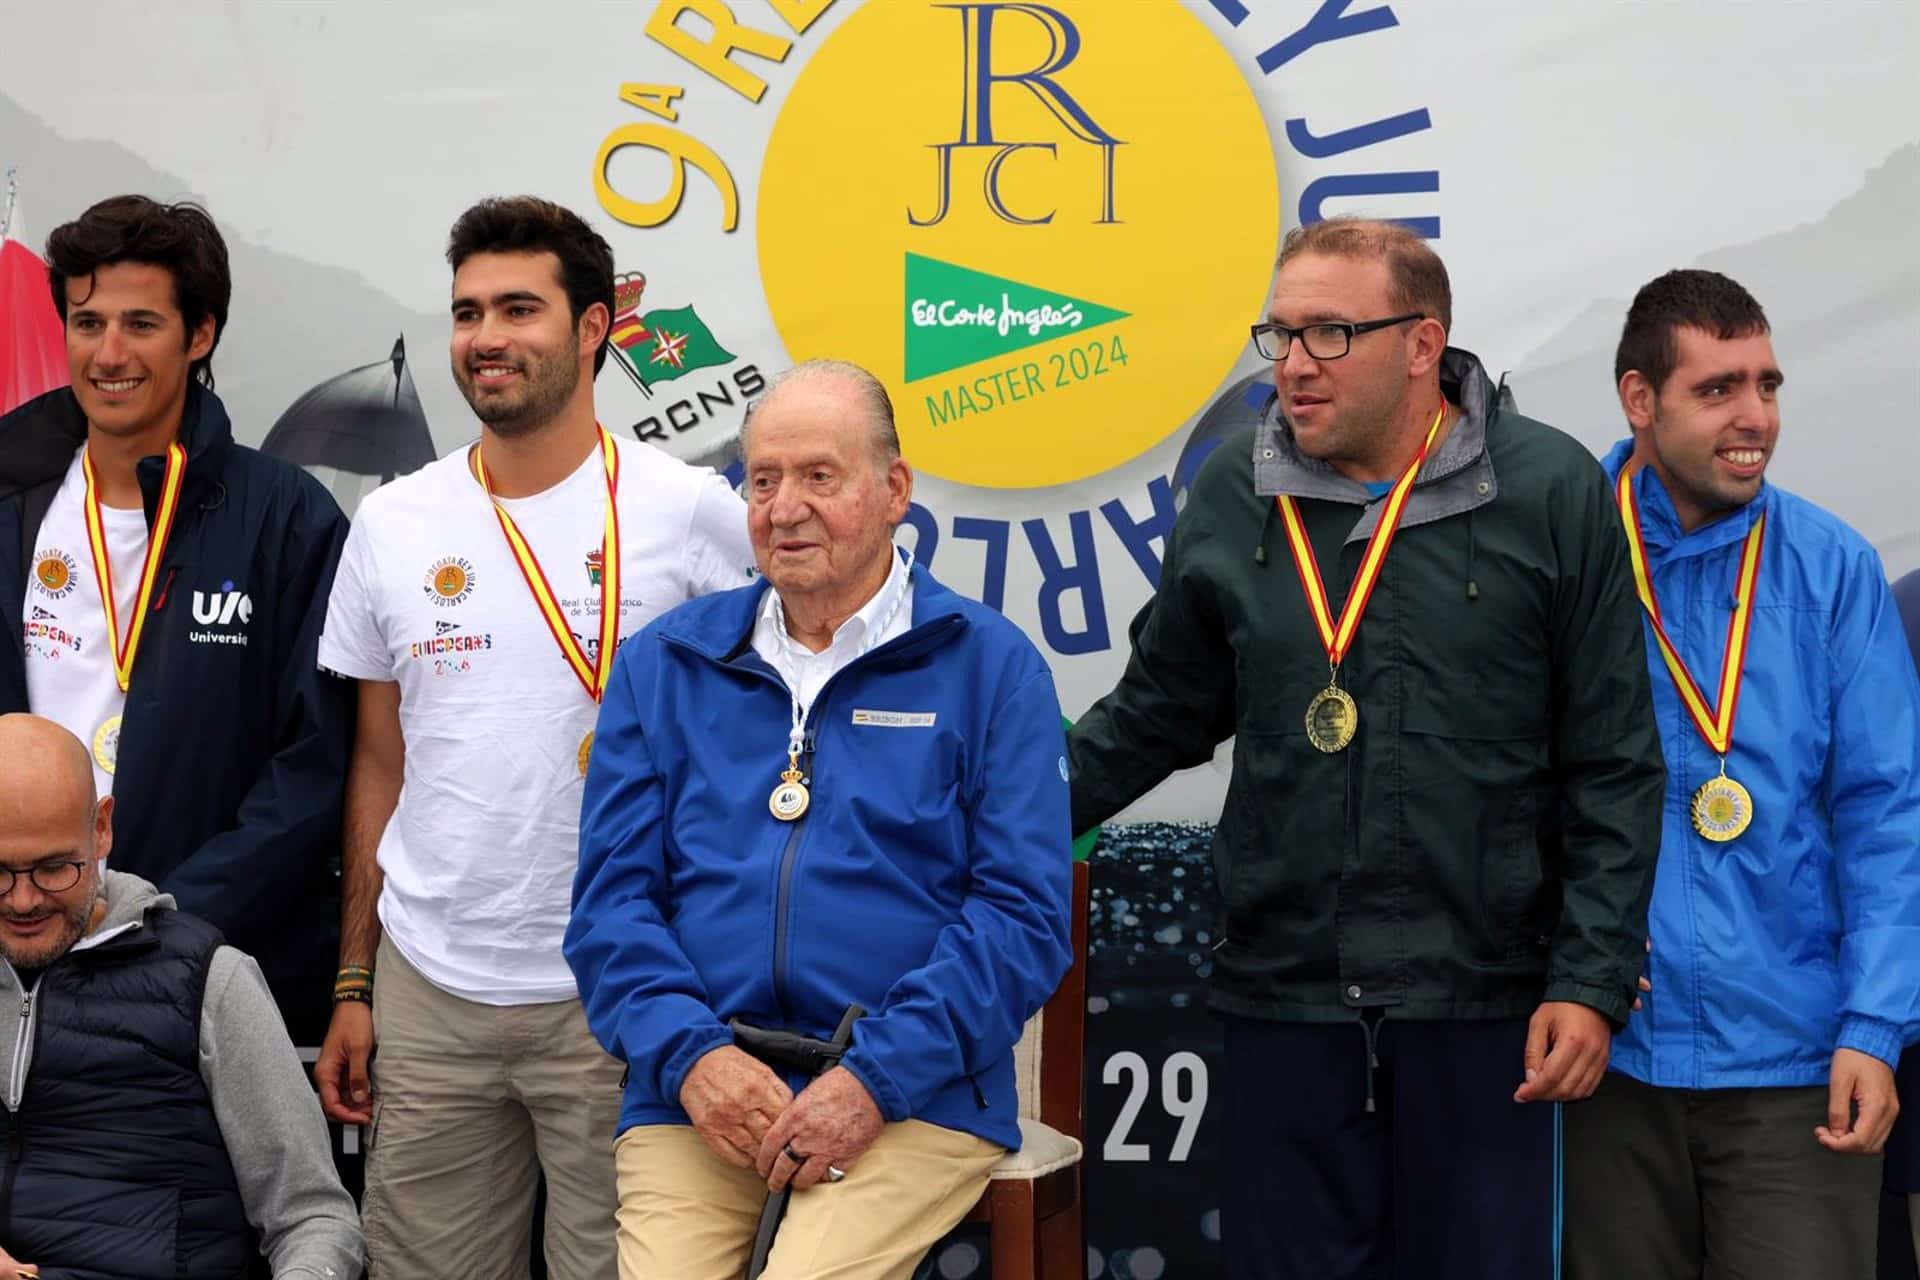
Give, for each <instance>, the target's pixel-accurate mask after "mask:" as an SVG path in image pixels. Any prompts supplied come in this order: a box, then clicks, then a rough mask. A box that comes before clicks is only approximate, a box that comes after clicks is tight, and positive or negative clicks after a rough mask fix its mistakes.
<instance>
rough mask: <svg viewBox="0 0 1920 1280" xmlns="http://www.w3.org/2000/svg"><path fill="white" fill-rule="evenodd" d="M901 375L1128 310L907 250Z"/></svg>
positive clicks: (1000, 352)
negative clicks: (905, 338)
mask: <svg viewBox="0 0 1920 1280" xmlns="http://www.w3.org/2000/svg"><path fill="white" fill-rule="evenodd" d="M906 304H907V305H906V324H907V342H906V357H907V358H906V365H907V370H906V380H907V381H908V382H915V381H918V380H919V379H921V378H931V377H932V376H933V375H935V374H937V373H945V372H947V371H948V370H949V369H958V368H960V367H961V366H962V365H969V364H975V363H977V362H979V361H981V360H991V359H993V358H995V357H996V356H1004V355H1006V354H1007V353H1008V352H1010V351H1018V350H1020V349H1021V348H1023V347H1032V346H1037V345H1039V344H1040V343H1042V342H1051V341H1053V340H1054V339H1055V338H1065V337H1070V336H1072V335H1074V334H1077V333H1084V332H1085V331H1086V330H1088V329H1092V328H1095V327H1097V326H1099V325H1103V324H1112V323H1113V322H1114V321H1115V320H1124V319H1126V318H1127V313H1126V312H1124V311H1118V310H1115V309H1114V308H1112V307H1103V306H1101V305H1100V304H1099V303H1097V302H1088V301H1086V300H1085V299H1083V298H1075V297H1071V296H1069V295H1067V294H1064V293H1060V292H1057V291H1055V290H1051V289H1043V288H1041V287H1039V286H1038V285H1031V284H1026V283H1023V282H1021V281H1019V280H1009V279H1007V278H1006V277H1004V276H996V275H989V274H987V273H986V272H984V271H975V270H973V269H972V268H971V267H963V266H960V265H958V264H957V263H952V262H942V261H940V259H938V258H928V257H923V256H921V255H920V254H917V253H910V254H908V255H907V297H906Z"/></svg>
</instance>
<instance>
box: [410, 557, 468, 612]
mask: <svg viewBox="0 0 1920 1280" xmlns="http://www.w3.org/2000/svg"><path fill="white" fill-rule="evenodd" d="M478 584H479V576H478V575H477V574H475V573H474V571H473V561H471V560H469V559H467V558H466V557H465V556H442V557H441V558H440V559H438V560H435V561H434V562H433V563H432V564H431V565H429V566H427V580H426V583H425V585H424V586H423V588H422V589H423V590H424V591H425V592H426V593H427V599H429V600H431V601H433V602H434V603H435V604H437V605H439V606H440V607H441V608H442V609H451V608H452V607H453V606H454V605H457V604H465V603H466V601H467V597H469V596H471V595H472V594H473V589H474V587H475V586H477V585H478Z"/></svg>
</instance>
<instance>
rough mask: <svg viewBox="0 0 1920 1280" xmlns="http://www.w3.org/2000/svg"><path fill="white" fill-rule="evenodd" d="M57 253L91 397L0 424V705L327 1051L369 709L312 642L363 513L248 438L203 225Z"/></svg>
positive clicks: (131, 853)
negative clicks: (89, 762) (48, 746)
mask: <svg viewBox="0 0 1920 1280" xmlns="http://www.w3.org/2000/svg"><path fill="white" fill-rule="evenodd" d="M46 256H47V263H48V268H49V270H48V274H49V277H50V283H51V285H52V291H53V301H54V305H55V307H56V308H57V309H58V311H59V312H60V315H61V317H62V318H63V320H64V322H65V327H66V341H67V360H68V372H69V375H70V377H71V381H72V385H71V386H69V387H64V388H62V389H60V390H58V391H53V392H49V393H48V394H46V395H44V396H41V397H39V398H38V399H36V400H31V401H29V402H27V403H26V404H24V405H22V406H20V407H19V408H18V409H16V410H14V411H13V412H12V413H10V414H8V415H7V416H6V417H5V418H0V626H4V628H5V630H6V633H7V635H6V639H5V640H4V641H0V712H9V711H32V712H34V713H36V714H39V715H43V716H46V717H48V718H49V719H52V720H54V721H56V722H57V723H59V724H61V725H63V726H65V727H66V728H67V729H68V730H69V731H71V732H72V733H73V734H74V736H75V737H77V738H79V739H80V740H81V742H82V743H84V744H85V745H86V746H87V748H88V750H89V752H90V753H91V755H92V757H93V761H94V782H95V786H96V788H97V790H98V791H99V793H100V794H101V795H107V794H111V795H112V796H113V799H114V805H115V808H116V810H117V812H118V813H119V815H120V817H121V825H122V829H123V830H126V831H132V832H137V833H139V834H138V837H137V838H135V839H129V840H126V841H124V842H123V843H122V844H121V845H120V847H119V848H118V849H117V850H116V851H115V853H114V868H115V869H116V870H119V871H128V872H132V873H134V874H136V875H139V876H142V877H144V878H146V879H148V880H150V881H152V882H153V883H155V884H156V885H158V886H159V887H160V889H161V891H162V892H164V893H169V894H172V895H173V896H174V898H175V899H176V900H177V901H178V902H179V904H180V907H181V909H182V910H185V911H190V912H192V913H194V914H195V915H198V916H200V917H202V918H204V919H206V920H208V921H211V922H212V923H213V924H215V925H216V926H218V927H219V928H220V930H221V931H222V933H223V934H224V935H225V936H226V939H227V941H228V942H230V943H232V944H234V945H235V946H237V947H240V948H242V949H243V950H246V951H248V952H250V953H252V954H253V955H254V956H255V958H256V959H258V961H259V962H260V967H261V969H262V971H263V972H265V974H266V976H267V980H268V983H269V985H270V986H271V988H272V990H273V992H274V996H275V999H276V1000H277V1001H278V1002H279V1005H280V1009H281V1011H282V1013H283V1014H284V1015H285V1016H286V1018H287V1021H288V1024H289V1030H290V1031H291V1032H292V1033H293V1036H294V1039H295V1043H301V1044H316V1043H318V1040H319V1036H320V1034H321V1033H322V1032H323V1031H324V1029H325V1026H326V1022H325V1019H326V1016H327V1002H326V994H325V992H326V978H327V975H328V974H330V973H331V972H332V969H333V954H334V951H335V948H336V936H337V935H336V930H337V928H338V918H339V906H338V902H339V895H338V890H337V888H336V887H335V886H336V881H335V877H334V875H333V873H332V869H331V867H332V857H333V854H334V851H335V850H337V849H338V847H339V839H340V813H341V797H342V790H343V787H344V780H345V771H346V760H347V746H348V742H349V739H350V737H351V733H352V721H351V717H352V702H351V689H350V688H349V687H348V686H347V685H345V684H344V683H343V682H341V681H337V680H332V679H329V678H327V677H325V676H323V675H321V674H320V673H319V672H318V671H317V670H316V669H315V665H314V650H315V645H316V642H317V640H318V636H319V630H320V621H321V618H322V616H323V614H324V611H325V609H326V600H327V589H328V587H329V585H330V583H331V582H332V579H333V571H334V565H335V563H336V562H337V560H338V558H339V554H340V548H341V545H342V543H343V542H344V541H345V538H346V532H347V521H346V518H345V517H344V516H342V515H341V513H340V509H339V507H338V506H337V505H336V504H335V503H334V501H333V498H332V497H331V496H330V495H328V493H327V492H326V490H325V489H324V488H323V487H321V485H320V484H319V483H318V482H317V481H315V480H314V479H312V477H310V476H308V475H306V474H305V473H304V472H302V471H300V470H299V469H298V468H296V467H294V466H291V465H289V464H287V463H284V462H281V461H278V460H276V459H273V458H269V457H266V456H265V455H263V454H261V453H258V452H256V451H255V450H253V449H249V448H246V447H244V446H242V445H238V444H235V443H234V440H233V431H232V427H231V425H230V424H229V422H228V419H227V411H226V408H225V406H223V405H222V404H221V403H220V399H219V397H217V396H216V395H214V393H213V352H214V348H215V347H216V346H218V345H219V341H220V335H221V332H222V331H223V330H224V328H225V327H226V322H227V305H228V301H229V298H230V296H231V293H232V281H231V276H230V274H229V271H228V265H227V249H226V244H225V243H224V242H223V241H222V239H221V237H220V233H219V231H218V229H217V228H216V227H215V226H214V223H213V220H212V219H211V218H210V217H208V216H207V214H206V212H205V211H204V210H201V209H199V208H197V207H195V206H193V205H186V204H180V205H161V204H158V203H155V202H154V201H152V200H149V199H147V198H146V197H144V196H137V195H127V196H116V197H114V198H112V199H109V200H103V201H101V202H100V203H99V204H96V205H94V206H93V207H92V208H90V209H88V210H87V211H86V212H85V213H84V214H82V215H81V216H80V217H79V218H78V219H77V220H75V221H73V222H70V223H67V224H66V225H64V226H62V227H59V228H57V229H56V230H55V231H54V232H53V234H52V235H51V236H50V237H49V238H48V241H47V255H46ZM309 1037H311V1039H310V1038H309Z"/></svg>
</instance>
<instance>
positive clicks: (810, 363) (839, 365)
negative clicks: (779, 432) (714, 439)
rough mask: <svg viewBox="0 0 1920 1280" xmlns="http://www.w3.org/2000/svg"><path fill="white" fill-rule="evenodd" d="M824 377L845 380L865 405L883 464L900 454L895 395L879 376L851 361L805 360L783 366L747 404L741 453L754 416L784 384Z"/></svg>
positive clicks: (743, 422) (875, 448) (745, 446)
mask: <svg viewBox="0 0 1920 1280" xmlns="http://www.w3.org/2000/svg"><path fill="white" fill-rule="evenodd" d="M822 378H837V379H840V380H842V381H844V382H845V383H847V385H849V386H851V387H852V388H853V389H854V392H855V394H856V395H857V396H858V397H859V399H860V400H861V402H862V403H864V404H865V405H866V408H867V417H868V423H869V426H870V427H871V428H872V430H873V452H874V456H875V457H876V458H878V459H879V460H880V463H881V465H882V466H884V465H885V464H887V463H889V462H891V461H893V460H894V459H895V458H897V457H899V456H900V432H899V431H898V430H897V429H896V428H895V427H894V424H893V397H892V396H890V395H888V394H887V389H886V387H885V386H884V385H882V383H881V381H880V379H878V378H876V377H874V376H873V375H872V374H871V373H868V372H867V371H866V370H865V369H863V368H861V367H860V366H859V365H857V364H855V363H853V361H851V360H802V361H801V362H800V363H799V364H796V365H794V366H793V367H792V368H791V369H783V370H781V371H780V372H779V373H776V374H774V375H773V377H771V378H769V379H768V380H767V389H766V391H764V392H763V393H762V394H761V396H760V398H759V399H758V400H755V401H754V402H753V403H751V404H749V405H748V406H747V415H746V417H745V418H744V419H743V420H742V421H741V423H740V456H741V457H742V458H745V457H746V456H747V435H748V432H749V431H750V430H751V429H752V427H753V415H754V414H756V413H758V412H759V411H760V410H762V409H764V408H766V406H767V404H768V402H769V401H771V400H772V399H773V398H774V397H775V396H777V395H779V394H780V389H781V388H782V387H786V386H790V385H792V384H794V383H796V382H809V381H813V380H817V379H822Z"/></svg>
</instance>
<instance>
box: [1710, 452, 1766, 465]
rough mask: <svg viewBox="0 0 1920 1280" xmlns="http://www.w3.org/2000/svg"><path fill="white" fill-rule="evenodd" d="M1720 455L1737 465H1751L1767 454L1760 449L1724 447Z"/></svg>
mask: <svg viewBox="0 0 1920 1280" xmlns="http://www.w3.org/2000/svg"><path fill="white" fill-rule="evenodd" d="M1720 456H1721V457H1723V458H1725V459H1726V460H1727V461H1728V462H1731V463H1732V464H1733V465H1734V466H1736V467H1751V466H1753V465H1754V464H1755V463H1757V462H1759V461H1760V459H1761V458H1763V457H1765V456H1766V455H1765V454H1763V453H1762V452H1761V451H1760V450H1758V449H1723V450H1721V451H1720Z"/></svg>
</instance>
